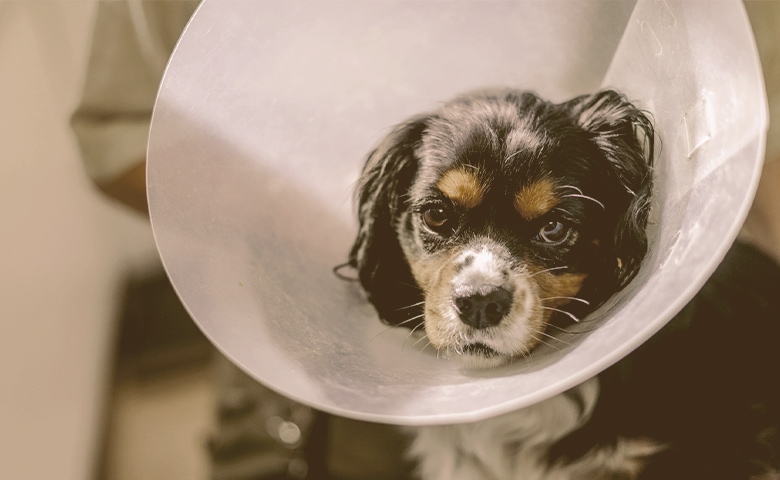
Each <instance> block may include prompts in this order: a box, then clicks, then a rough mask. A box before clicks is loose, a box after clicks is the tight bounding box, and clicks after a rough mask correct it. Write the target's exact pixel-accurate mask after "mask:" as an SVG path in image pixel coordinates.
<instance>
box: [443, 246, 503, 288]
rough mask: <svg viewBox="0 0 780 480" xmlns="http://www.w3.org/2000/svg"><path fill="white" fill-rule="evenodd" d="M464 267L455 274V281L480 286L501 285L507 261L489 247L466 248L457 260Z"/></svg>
mask: <svg viewBox="0 0 780 480" xmlns="http://www.w3.org/2000/svg"><path fill="white" fill-rule="evenodd" d="M457 264H458V265H464V264H465V266H464V267H463V269H462V270H461V271H460V272H459V273H458V274H457V275H455V278H454V279H453V280H454V283H456V284H461V285H470V286H473V287H477V288H478V287H480V286H482V285H492V286H500V285H502V284H503V283H504V281H505V278H504V268H505V267H506V265H505V262H504V260H503V259H501V258H500V257H499V256H497V255H495V254H494V253H493V252H491V251H490V250H488V249H487V248H484V247H483V248H480V249H479V250H471V249H469V250H466V251H464V252H463V253H462V254H461V255H460V257H459V258H458V260H457Z"/></svg>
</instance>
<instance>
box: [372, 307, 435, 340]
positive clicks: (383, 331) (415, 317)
mask: <svg viewBox="0 0 780 480" xmlns="http://www.w3.org/2000/svg"><path fill="white" fill-rule="evenodd" d="M424 316H425V314H424V313H421V314H420V315H415V316H414V317H412V318H408V319H406V320H404V321H403V322H401V323H397V324H395V325H390V326H387V327H385V328H383V329H382V330H381V331H380V332H379V333H377V334H376V335H374V336H373V337H371V338H370V339H368V343H371V342H373V341H374V340H375V339H376V337H378V336H380V335H382V334H383V333H387V332H389V331H390V330H393V329H394V328H396V327H400V326H401V325H404V324H406V323H409V322H413V321H415V320H419V319H421V318H423V317H424ZM420 325H422V324H420ZM417 327H419V325H418V326H417ZM417 327H414V328H417ZM412 331H414V330H412Z"/></svg>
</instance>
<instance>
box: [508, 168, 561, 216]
mask: <svg viewBox="0 0 780 480" xmlns="http://www.w3.org/2000/svg"><path fill="white" fill-rule="evenodd" d="M559 201H560V198H558V195H557V194H556V193H555V183H553V182H552V180H549V179H546V178H543V179H541V180H537V181H535V182H533V183H532V184H530V185H527V186H525V187H523V188H521V189H520V191H518V192H517V195H515V201H514V207H515V210H517V213H519V214H520V215H522V216H523V218H525V219H526V220H533V219H535V218H539V217H541V216H542V215H544V214H545V213H547V212H549V211H550V210H552V209H553V207H554V206H556V205H557V204H558V202H559Z"/></svg>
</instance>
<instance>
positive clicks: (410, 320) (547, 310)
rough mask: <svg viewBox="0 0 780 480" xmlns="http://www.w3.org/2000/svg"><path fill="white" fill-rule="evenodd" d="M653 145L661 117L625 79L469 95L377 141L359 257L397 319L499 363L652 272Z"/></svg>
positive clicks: (474, 359)
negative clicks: (610, 87)
mask: <svg viewBox="0 0 780 480" xmlns="http://www.w3.org/2000/svg"><path fill="white" fill-rule="evenodd" d="M652 158H653V128H652V124H651V122H650V120H649V119H648V118H647V117H646V116H645V115H644V114H643V113H642V112H641V111H640V110H638V109H637V108H635V107H634V106H633V105H631V104H630V103H629V102H627V101H626V99H625V98H624V97H623V96H621V95H619V94H618V93H616V92H614V91H603V92H599V93H596V94H593V95H586V96H582V97H578V98H575V99H573V100H570V101H568V102H565V103H561V104H552V103H549V102H546V101H544V100H542V99H540V98H539V97H538V96H536V95H534V94H532V93H527V92H518V91H505V92H500V93H493V94H487V93H486V94H478V95H470V96H465V97H462V98H458V99H455V100H454V101H452V102H450V103H447V104H445V105H444V106H443V107H442V108H440V109H439V110H438V111H436V112H434V113H431V114H429V115H422V116H419V117H416V118H413V119H411V120H409V121H408V122H406V123H404V124H402V125H400V126H398V127H397V128H395V130H393V131H392V132H391V133H390V134H389V135H388V136H387V138H386V139H385V140H384V141H382V142H381V143H380V145H379V146H378V147H377V148H376V149H375V150H374V151H373V152H372V153H371V154H370V156H369V158H368V160H367V162H366V165H365V168H364V171H363V174H362V177H361V179H360V185H359V192H358V204H359V205H358V214H359V219H360V230H359V232H358V236H357V239H356V241H355V244H354V246H353V248H352V252H351V255H350V264H351V265H352V266H353V267H355V268H356V269H357V271H358V274H359V278H360V282H361V284H362V286H363V288H364V290H365V291H366V293H367V295H368V298H369V300H370V301H371V302H372V303H373V305H374V306H375V308H376V310H377V312H378V313H379V316H380V317H381V318H382V319H383V320H384V321H385V322H387V323H389V324H391V325H402V324H403V325H406V326H408V327H410V328H411V327H415V326H418V325H419V324H420V323H421V322H423V323H424V325H425V333H426V335H427V336H428V338H429V340H430V342H431V343H432V344H433V345H434V346H435V347H436V348H437V349H439V350H440V351H443V352H446V353H447V354H448V355H449V356H450V357H453V358H458V359H462V360H463V361H464V362H465V363H466V364H467V365H471V366H491V365H498V364H500V363H503V362H505V361H507V360H508V359H510V358H512V357H514V356H522V355H526V354H528V353H529V352H530V351H531V350H532V349H533V348H534V347H535V346H536V345H537V344H539V343H540V342H541V340H542V336H543V335H544V330H545V327H546V325H547V324H548V322H549V321H550V318H551V316H553V315H566V316H567V317H571V318H577V317H580V316H583V315H585V314H587V313H588V312H589V310H591V309H593V308H595V307H596V306H597V305H599V304H600V303H603V302H604V301H605V300H606V299H607V298H609V296H611V295H612V294H614V293H615V292H616V291H618V290H619V289H621V288H622V287H623V286H625V285H626V284H627V283H628V282H629V281H630V280H631V279H632V278H633V277H634V275H635V274H636V273H637V270H638V268H639V265H640V263H641V261H642V258H643V257H644V255H645V253H646V250H647V238H646V234H645V226H646V223H647V216H648V210H649V197H650V194H651V189H652V184H651V178H652V173H651V164H652Z"/></svg>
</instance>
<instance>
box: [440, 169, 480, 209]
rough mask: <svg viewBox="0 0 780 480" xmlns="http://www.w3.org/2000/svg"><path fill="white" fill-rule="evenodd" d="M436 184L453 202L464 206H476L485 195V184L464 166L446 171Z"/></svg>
mask: <svg viewBox="0 0 780 480" xmlns="http://www.w3.org/2000/svg"><path fill="white" fill-rule="evenodd" d="M436 186H437V187H438V188H439V190H440V191H441V193H443V194H444V195H446V196H447V197H448V198H449V199H450V200H452V202H453V203H455V204H456V205H460V206H461V207H465V208H474V207H476V206H478V205H479V204H480V203H482V200H483V198H484V196H485V186H484V185H483V184H482V182H481V181H480V180H479V178H477V175H476V174H475V172H472V171H469V170H466V169H464V168H456V169H454V170H450V171H448V172H447V173H445V174H444V175H443V176H442V177H441V179H440V180H439V182H438V183H437V184H436Z"/></svg>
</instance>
